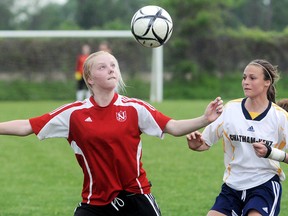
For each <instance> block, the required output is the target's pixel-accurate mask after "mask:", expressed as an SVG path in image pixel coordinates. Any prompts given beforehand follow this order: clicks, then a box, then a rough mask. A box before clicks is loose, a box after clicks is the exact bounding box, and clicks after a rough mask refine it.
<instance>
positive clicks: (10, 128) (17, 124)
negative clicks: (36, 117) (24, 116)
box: [0, 120, 33, 136]
mask: <svg viewBox="0 0 288 216" xmlns="http://www.w3.org/2000/svg"><path fill="white" fill-rule="evenodd" d="M32 133H33V131H32V127H31V124H30V122H29V120H14V121H7V122H1V123H0V135H15V136H27V135H30V134H32Z"/></svg>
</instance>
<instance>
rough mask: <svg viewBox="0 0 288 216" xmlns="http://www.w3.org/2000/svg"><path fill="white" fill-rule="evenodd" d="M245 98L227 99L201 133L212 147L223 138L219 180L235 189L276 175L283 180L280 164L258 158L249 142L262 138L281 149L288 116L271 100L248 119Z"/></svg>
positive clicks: (287, 133)
mask: <svg viewBox="0 0 288 216" xmlns="http://www.w3.org/2000/svg"><path fill="white" fill-rule="evenodd" d="M245 100H246V99H237V100H232V101H230V102H228V103H227V104H226V105H225V107H224V111H223V113H222V114H221V115H220V116H219V118H218V119H216V120H215V121H214V122H213V123H211V124H210V125H208V126H207V127H206V128H205V129H204V131H203V133H202V136H203V138H204V140H205V142H206V143H207V144H208V145H210V146H212V145H213V144H215V143H217V141H218V140H219V139H220V138H223V150H224V164H225V167H226V170H225V173H224V177H223V180H224V182H225V183H226V184H227V185H228V186H230V187H231V188H233V189H235V190H247V189H249V188H253V187H256V186H258V185H261V184H263V183H264V182H266V181H268V180H269V179H271V178H272V177H273V176H274V175H276V174H277V175H279V177H280V179H281V180H282V181H283V180H284V179H285V174H284V172H283V170H282V169H281V167H280V163H279V162H278V161H275V160H270V159H267V158H259V157H258V156H257V155H256V153H255V151H254V149H253V147H252V143H254V142H259V141H261V140H262V141H264V142H265V143H266V144H267V145H270V146H272V147H275V148H279V149H282V150H284V151H285V149H286V148H287V145H286V143H287V140H288V115H287V112H286V111H285V110H283V109H282V108H280V107H279V106H277V105H276V104H274V103H271V102H270V103H269V106H268V107H267V109H266V110H265V111H264V112H263V113H261V114H260V115H259V116H257V117H256V118H255V119H252V118H251V116H250V114H249V112H248V111H247V110H246V108H245V106H244V103H245Z"/></svg>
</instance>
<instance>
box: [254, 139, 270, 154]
mask: <svg viewBox="0 0 288 216" xmlns="http://www.w3.org/2000/svg"><path fill="white" fill-rule="evenodd" d="M252 146H253V148H254V151H255V153H256V155H257V156H258V157H265V156H266V154H267V151H268V149H267V147H266V146H265V143H264V142H262V141H261V142H256V143H253V144H252Z"/></svg>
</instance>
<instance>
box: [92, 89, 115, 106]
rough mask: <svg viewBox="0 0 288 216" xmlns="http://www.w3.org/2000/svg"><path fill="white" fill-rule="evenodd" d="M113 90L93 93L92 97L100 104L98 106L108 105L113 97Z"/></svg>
mask: <svg viewBox="0 0 288 216" xmlns="http://www.w3.org/2000/svg"><path fill="white" fill-rule="evenodd" d="M114 94H115V92H114V91H113V92H109V93H107V94H103V93H102V94H94V95H93V98H94V100H95V102H96V103H97V104H98V105H99V106H100V107H106V106H108V105H109V104H110V103H111V101H112V99H113V97H114Z"/></svg>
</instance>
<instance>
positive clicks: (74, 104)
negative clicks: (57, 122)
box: [49, 99, 92, 115]
mask: <svg viewBox="0 0 288 216" xmlns="http://www.w3.org/2000/svg"><path fill="white" fill-rule="evenodd" d="M89 106H92V104H91V103H90V101H89V100H88V99H86V100H84V101H75V102H72V103H68V104H64V105H62V106H60V107H58V108H56V109H55V110H53V111H51V112H50V113H49V114H50V115H57V114H60V113H63V112H65V111H74V110H77V109H82V108H84V107H89Z"/></svg>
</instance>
